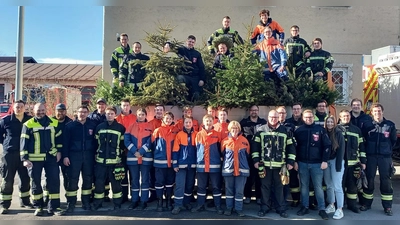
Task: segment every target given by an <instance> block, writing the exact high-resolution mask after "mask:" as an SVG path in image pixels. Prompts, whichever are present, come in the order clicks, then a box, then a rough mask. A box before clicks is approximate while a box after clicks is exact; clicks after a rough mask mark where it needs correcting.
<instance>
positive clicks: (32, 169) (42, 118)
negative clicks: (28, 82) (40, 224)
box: [20, 103, 65, 216]
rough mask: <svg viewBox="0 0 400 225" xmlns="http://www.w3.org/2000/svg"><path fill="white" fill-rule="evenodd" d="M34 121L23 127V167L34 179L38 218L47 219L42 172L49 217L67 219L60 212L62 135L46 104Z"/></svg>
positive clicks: (37, 110) (38, 106)
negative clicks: (46, 193) (44, 178)
mask: <svg viewBox="0 0 400 225" xmlns="http://www.w3.org/2000/svg"><path fill="white" fill-rule="evenodd" d="M33 112H34V117H33V118H31V119H29V120H28V121H26V122H25V123H24V125H23V127H22V132H21V144H20V154H21V161H23V165H24V166H25V167H27V168H28V174H29V177H30V178H31V186H32V199H33V206H34V207H35V209H36V210H35V212H34V215H35V216H43V207H44V206H45V205H44V202H43V189H42V185H41V181H42V170H43V169H44V171H45V175H46V183H47V190H48V191H49V203H48V205H47V214H48V215H63V214H65V212H64V211H63V210H61V208H60V169H59V166H58V162H59V161H60V159H61V151H62V139H61V134H62V131H61V129H60V128H59V127H58V121H57V120H56V119H53V118H50V117H48V116H47V115H46V107H45V105H44V104H43V103H37V104H36V105H35V106H34V108H33Z"/></svg>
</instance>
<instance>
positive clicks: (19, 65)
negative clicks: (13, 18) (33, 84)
mask: <svg viewBox="0 0 400 225" xmlns="http://www.w3.org/2000/svg"><path fill="white" fill-rule="evenodd" d="M24 11H25V9H24V6H19V8H18V34H17V59H16V73H15V90H14V93H15V94H14V101H17V100H20V99H22V86H23V77H24V68H23V63H24Z"/></svg>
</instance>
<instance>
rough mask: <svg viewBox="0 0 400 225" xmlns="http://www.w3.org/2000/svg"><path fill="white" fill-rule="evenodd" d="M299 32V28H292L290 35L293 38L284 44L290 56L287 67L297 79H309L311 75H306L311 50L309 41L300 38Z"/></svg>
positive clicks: (294, 26) (295, 26)
mask: <svg viewBox="0 0 400 225" xmlns="http://www.w3.org/2000/svg"><path fill="white" fill-rule="evenodd" d="M299 32H300V28H299V26H297V25H293V26H292V27H291V28H290V34H291V35H292V36H291V37H290V38H288V39H286V40H285V42H284V43H283V46H285V50H286V53H287V55H288V61H287V66H288V70H289V72H290V73H292V74H293V75H295V77H309V74H306V73H305V70H306V69H307V66H306V62H305V61H306V59H307V58H308V57H309V56H310V54H311V49H310V46H308V44H307V41H305V40H304V39H303V38H300V36H299Z"/></svg>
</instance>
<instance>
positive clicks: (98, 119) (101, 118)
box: [88, 98, 110, 202]
mask: <svg viewBox="0 0 400 225" xmlns="http://www.w3.org/2000/svg"><path fill="white" fill-rule="evenodd" d="M96 103H97V104H96V109H95V110H94V111H93V112H91V113H90V114H89V116H88V118H89V120H91V121H93V122H94V123H95V124H96V126H98V125H99V124H101V123H103V122H105V121H107V119H106V108H107V101H106V100H105V99H104V98H99V99H97V101H96ZM95 182H96V181H95V180H93V183H95ZM104 185H105V197H104V201H105V202H110V197H109V193H110V182H109V181H108V180H107V179H106V181H105V183H104ZM93 194H94V193H93ZM92 197H93V196H92Z"/></svg>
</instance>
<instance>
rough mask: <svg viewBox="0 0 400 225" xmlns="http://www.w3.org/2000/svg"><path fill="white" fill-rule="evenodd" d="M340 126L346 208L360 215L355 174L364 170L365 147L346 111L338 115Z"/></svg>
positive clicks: (358, 131) (357, 129) (359, 132)
mask: <svg viewBox="0 0 400 225" xmlns="http://www.w3.org/2000/svg"><path fill="white" fill-rule="evenodd" d="M339 116H340V126H342V127H343V129H344V132H343V135H344V139H345V142H346V143H345V146H346V149H345V155H344V160H345V165H346V166H345V170H344V176H343V182H344V185H343V187H344V189H345V190H346V198H347V208H348V209H349V210H351V211H353V212H354V213H360V209H359V208H358V207H357V192H358V188H357V178H356V177H355V176H354V174H355V173H358V172H360V169H363V170H365V164H366V162H367V158H366V155H365V147H364V140H363V135H362V133H361V130H360V128H358V127H357V126H356V125H353V124H352V123H351V116H350V112H349V111H348V110H342V111H341V112H340V113H339Z"/></svg>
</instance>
